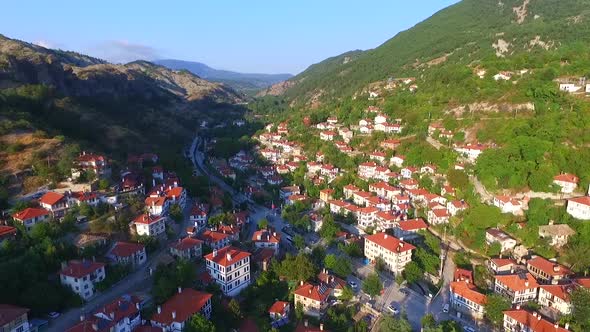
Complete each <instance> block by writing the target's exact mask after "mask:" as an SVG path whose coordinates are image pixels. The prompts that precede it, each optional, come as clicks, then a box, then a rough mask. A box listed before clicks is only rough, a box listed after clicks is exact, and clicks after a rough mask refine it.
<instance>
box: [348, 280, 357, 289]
mask: <svg viewBox="0 0 590 332" xmlns="http://www.w3.org/2000/svg"><path fill="white" fill-rule="evenodd" d="M348 285H349V286H350V287H352V289H357V287H358V285H357V283H356V282H354V281H349V282H348Z"/></svg>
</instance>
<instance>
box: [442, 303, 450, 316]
mask: <svg viewBox="0 0 590 332" xmlns="http://www.w3.org/2000/svg"><path fill="white" fill-rule="evenodd" d="M443 312H444V313H445V314H446V313H448V312H449V304H448V303H445V306H444V307H443Z"/></svg>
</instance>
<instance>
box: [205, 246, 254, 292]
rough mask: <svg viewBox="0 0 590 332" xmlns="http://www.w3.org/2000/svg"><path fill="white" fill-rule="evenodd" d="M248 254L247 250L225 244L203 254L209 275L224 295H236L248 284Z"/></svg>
mask: <svg viewBox="0 0 590 332" xmlns="http://www.w3.org/2000/svg"><path fill="white" fill-rule="evenodd" d="M250 256H251V254H250V253H249V252H247V251H244V250H241V249H238V248H235V247H231V246H227V247H224V248H221V249H219V250H218V249H213V252H212V253H210V254H208V255H207V256H205V262H206V266H207V271H208V272H209V275H210V276H211V277H212V278H213V279H214V280H215V282H216V283H217V284H218V285H219V287H220V288H221V291H222V292H223V294H224V295H226V296H236V295H238V294H239V293H240V292H241V291H242V289H244V288H246V287H248V285H250Z"/></svg>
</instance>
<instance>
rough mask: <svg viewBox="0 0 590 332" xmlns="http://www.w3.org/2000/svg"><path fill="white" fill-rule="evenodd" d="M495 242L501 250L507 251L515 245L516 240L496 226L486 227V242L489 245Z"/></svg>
mask: <svg viewBox="0 0 590 332" xmlns="http://www.w3.org/2000/svg"><path fill="white" fill-rule="evenodd" d="M496 242H497V243H499V244H500V248H501V249H500V251H501V252H505V251H509V250H512V249H514V247H516V240H515V239H513V238H512V237H511V236H510V235H508V234H506V233H505V232H503V231H502V230H499V229H497V228H490V229H488V230H487V231H486V243H487V244H488V245H491V244H493V243H496Z"/></svg>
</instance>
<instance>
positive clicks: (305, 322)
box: [303, 319, 309, 327]
mask: <svg viewBox="0 0 590 332" xmlns="http://www.w3.org/2000/svg"><path fill="white" fill-rule="evenodd" d="M308 325H309V322H308V321H307V319H306V320H305V321H304V322H303V326H305V327H307V326H308Z"/></svg>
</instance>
